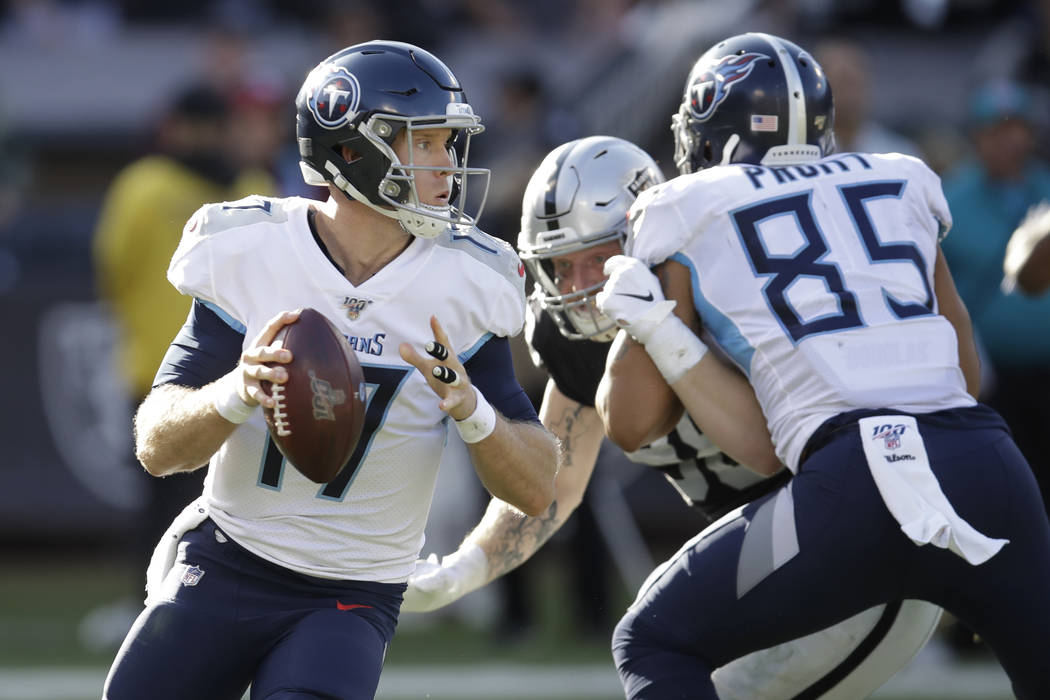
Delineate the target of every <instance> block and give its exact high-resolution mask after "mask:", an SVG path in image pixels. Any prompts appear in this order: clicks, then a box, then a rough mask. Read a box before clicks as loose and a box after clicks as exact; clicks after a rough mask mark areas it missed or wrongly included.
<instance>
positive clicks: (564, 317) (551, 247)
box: [520, 220, 627, 342]
mask: <svg viewBox="0 0 1050 700" xmlns="http://www.w3.org/2000/svg"><path fill="white" fill-rule="evenodd" d="M624 225H625V226H626V220H625V221H624ZM626 239H627V231H626V228H618V229H613V230H610V231H602V232H599V233H595V234H591V235H589V236H582V237H581V236H580V235H578V234H577V232H576V231H574V230H572V229H556V230H554V231H543V232H540V233H539V234H538V235H537V240H536V241H535V245H533V246H532V247H530V248H529V249H527V250H526V249H523V250H521V252H520V257H521V260H522V262H524V263H525V267H526V268H528V270H529V273H530V274H531V275H532V278H533V279H534V280H535V281H536V287H537V292H538V295H537V296H538V297H539V302H540V307H541V308H542V309H543V310H544V311H546V312H547V313H548V314H549V315H550V317H551V319H552V320H553V321H554V323H555V325H557V326H558V330H559V331H560V332H561V334H562V335H564V336H565V337H566V338H569V339H570V340H593V341H596V342H608V341H610V340H612V339H613V337H614V336H615V335H616V331H617V330H618V328H619V327H618V326H617V325H616V322H615V321H613V320H612V319H611V318H609V317H608V316H606V315H605V314H603V313H602V312H601V311H600V310H599V309H598V304H597V302H596V301H595V297H597V296H598V292H600V291H602V289H603V288H604V287H605V279H604V278H603V279H602V280H601V281H599V282H597V283H595V284H593V285H591V286H589V287H586V288H585V289H578V290H575V291H571V292H562V291H561V288H560V287H559V286H558V282H557V275H556V273H555V271H554V258H558V257H562V256H564V255H568V254H570V253H575V252H578V251H581V250H589V249H591V248H594V247H596V246H599V245H602V244H603V243H608V242H610V241H617V242H618V243H619V244H620V247H621V249H622V248H623V243H624V241H626Z"/></svg>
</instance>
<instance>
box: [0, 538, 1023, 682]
mask: <svg viewBox="0 0 1050 700" xmlns="http://www.w3.org/2000/svg"><path fill="white" fill-rule="evenodd" d="M541 561H543V562H545V564H546V565H545V566H543V567H541V568H540V569H538V573H537V575H535V577H534V578H535V586H536V591H535V595H534V596H533V598H532V600H534V601H535V602H536V607H535V610H536V622H537V624H536V625H535V626H534V627H533V628H531V630H530V633H528V634H523V635H515V636H514V637H513V638H507V637H505V636H502V635H500V634H498V633H496V632H494V631H492V630H488V629H481V630H479V629H475V628H472V627H470V626H468V625H466V624H464V623H463V622H460V621H458V620H455V619H446V618H441V617H440V616H438V617H435V618H434V620H433V622H430V623H428V624H420V623H419V622H418V621H416V622H415V623H414V624H413V623H408V622H406V623H405V624H404V625H403V627H402V629H401V630H399V632H398V635H397V637H396V638H395V640H394V643H393V644H392V645H391V648H390V651H389V655H388V658H387V664H386V669H385V671H384V677H383V681H382V682H381V684H380V692H379V695H378V698H379V700H402V699H403V698H404V699H407V698H429V699H430V700H441V699H442V698H449V699H452V698H455V699H456V700H467V699H469V698H479V699H481V698H484V699H486V700H495V699H496V698H498V699H500V700H535V699H536V698H543V699H544V700H580V699H584V698H585V699H587V700H615V699H616V698H622V694H621V693H620V691H619V684H618V682H617V680H616V674H615V671H614V670H613V666H612V660H611V657H610V654H609V651H608V642H607V641H606V640H605V639H601V638H600V637H595V636H583V635H581V634H579V633H578V628H577V627H576V626H575V624H574V615H573V614H572V613H573V611H572V610H571V606H570V602H569V600H568V598H567V597H566V595H565V594H564V591H565V590H566V582H565V581H564V580H562V577H561V576H560V573H559V571H558V567H557V566H556V562H557V561H558V560H557V559H556V558H547V559H542V560H541ZM135 580H137V579H136V576H135V575H134V572H132V571H130V570H129V569H128V567H127V565H123V564H121V563H119V562H117V561H114V560H113V559H112V558H109V557H105V556H87V555H76V554H69V555H65V556H62V557H56V556H49V557H47V558H42V557H34V558H25V557H12V556H5V557H4V566H3V576H2V577H0V700H89V699H93V700H98V698H99V696H100V694H101V686H102V681H103V679H104V677H105V672H106V669H107V667H108V665H109V663H110V661H111V659H112V656H113V652H114V649H113V648H109V647H106V648H91V646H90V645H86V644H85V643H84V640H83V639H82V634H81V630H80V625H81V621H82V620H83V619H84V617H85V616H86V615H88V613H89V612H91V611H92V610H94V609H96V608H97V607H98V606H100V605H104V604H106V603H110V602H112V601H114V600H115V599H117V598H118V597H119V596H121V595H126V594H127V593H128V590H129V588H130V585H131V584H130V582H133V581H135ZM614 597H615V598H616V600H615V601H614V602H615V606H616V609H622V608H623V607H624V606H625V605H626V604H627V602H628V601H629V599H628V596H627V593H626V591H623V590H619V591H616V593H615V596H614ZM610 612H611V611H610ZM614 617H615V616H614V615H610V618H611V619H613V618H614ZM611 624H612V622H610V626H611ZM933 653H934V652H932V651H931V652H930V654H933ZM941 653H942V655H943V653H944V652H943V650H942V652H941ZM928 656H930V655H929V654H926V652H924V654H923V655H920V657H919V659H918V660H917V661H916V662H915V663H913V665H912V666H911V667H909V668H907V669H905V670H904V671H903V672H902V673H901V674H899V675H898V677H897V678H895V679H894V680H893V681H891V682H890V684H888V685H887V686H886V688H884V689H883V690H881V691H879V692H878V693H877V694H876V695H875V696H874V697H876V698H879V699H881V700H949V698H950V699H951V700H960V699H961V698H974V699H979V700H1007V699H1008V698H1010V697H1011V695H1010V693H1009V692H1008V690H1005V689H1008V685H1004V683H1005V679H1004V677H1003V676H1002V672H1001V671H999V670H998V667H996V666H994V665H990V664H988V663H987V662H985V663H983V664H980V665H978V666H959V665H954V666H953V665H952V663H953V662H951V661H950V660H948V661H945V660H944V659H941V660H939V661H938V660H937V659H933V660H932V661H930V660H929V659H926V657H928ZM924 659H925V660H924ZM919 662H923V663H919Z"/></svg>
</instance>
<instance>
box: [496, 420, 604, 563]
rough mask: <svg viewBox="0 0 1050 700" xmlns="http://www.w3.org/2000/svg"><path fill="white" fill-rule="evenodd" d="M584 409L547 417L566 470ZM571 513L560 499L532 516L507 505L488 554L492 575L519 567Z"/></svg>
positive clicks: (580, 426) (500, 516)
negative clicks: (556, 437)
mask: <svg viewBox="0 0 1050 700" xmlns="http://www.w3.org/2000/svg"><path fill="white" fill-rule="evenodd" d="M584 410H586V409H585V407H584V406H582V405H576V406H574V407H573V408H571V409H569V408H567V409H565V410H564V411H562V412H561V414H559V415H549V416H547V418H546V421H545V422H546V423H547V428H548V429H549V430H550V431H551V432H552V433H554V434H555V435H557V436H558V438H559V439H560V441H561V447H562V452H563V461H562V467H561V468H562V469H563V470H564V469H571V468H572V467H573V452H574V450H573V444H574V442H575V438H576V437H577V435H578V433H579V432H580V430H582V429H585V423H583V422H582V421H581V420H580V415H581V414H582V412H583V411H584ZM569 515H570V513H569V512H565V511H564V509H559V504H558V501H557V499H555V500H554V501H553V502H552V503H551V505H550V507H549V508H547V510H546V511H544V513H543V514H542V515H537V516H533V517H529V516H523V515H522V514H521V513H520V512H518V511H517V510H515V509H513V508H511V507H510V506H504V507H503V509H502V511H501V512H500V514H499V517H498V520H497V523H496V527H495V528H494V534H496V535H497V537H496V538H495V542H494V544H495V547H494V548H492V549H491V550H490V552H489V555H488V561H489V574H490V577H492V578H495V577H497V576H501V575H502V574H505V573H507V572H508V571H511V570H512V569H514V568H516V567H518V566H520V565H521V564H522V563H523V562H525V560H527V559H528V558H529V557H531V556H532V555H533V554H534V553H535V552H536V550H538V549H539V548H540V547H541V546H543V544H544V543H545V542H546V541H547V540H549V539H550V538H551V536H552V535H553V534H554V533H555V532H556V531H557V529H558V528H559V527H561V525H562V523H563V522H564V521H565V520H566V518H568V517H569Z"/></svg>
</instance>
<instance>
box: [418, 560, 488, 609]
mask: <svg viewBox="0 0 1050 700" xmlns="http://www.w3.org/2000/svg"><path fill="white" fill-rule="evenodd" d="M487 577H488V559H487V558H486V557H485V553H484V552H483V551H482V550H481V548H480V547H478V546H477V545H474V544H469V545H464V546H463V547H461V548H460V549H458V550H456V551H455V552H453V553H452V554H447V555H445V556H444V557H442V559H441V562H440V563H439V562H438V557H437V555H436V554H431V555H430V556H429V557H427V558H426V559H419V560H417V561H416V570H415V571H414V572H412V575H411V576H410V577H409V578H408V589H407V590H405V601H404V603H402V605H401V612H430V611H431V610H437V609H438V608H443V607H444V606H446V605H448V604H449V603H452V602H454V601H456V600H459V599H460V598H462V597H463V596H464V595H466V594H467V593H470V592H471V591H473V590H474V589H476V588H480V587H481V586H482V585H484V583H485V580H486V578H487Z"/></svg>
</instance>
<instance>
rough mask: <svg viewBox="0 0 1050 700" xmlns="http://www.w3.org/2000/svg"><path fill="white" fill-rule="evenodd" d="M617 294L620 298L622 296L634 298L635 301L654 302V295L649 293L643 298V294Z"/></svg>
mask: <svg viewBox="0 0 1050 700" xmlns="http://www.w3.org/2000/svg"><path fill="white" fill-rule="evenodd" d="M616 293H617V294H618V295H619V296H621V297H632V298H634V299H641V300H642V301H652V300H653V293H652V292H649V293H648V294H646V295H644V296H642V295H641V294H628V293H627V292H616Z"/></svg>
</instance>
